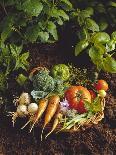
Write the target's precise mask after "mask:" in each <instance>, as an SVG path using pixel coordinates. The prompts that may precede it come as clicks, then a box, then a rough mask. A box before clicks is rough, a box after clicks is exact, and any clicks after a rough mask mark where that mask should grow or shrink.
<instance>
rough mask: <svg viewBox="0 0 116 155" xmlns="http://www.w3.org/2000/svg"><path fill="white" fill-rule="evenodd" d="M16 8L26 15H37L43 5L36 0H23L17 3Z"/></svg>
mask: <svg viewBox="0 0 116 155" xmlns="http://www.w3.org/2000/svg"><path fill="white" fill-rule="evenodd" d="M20 4H21V3H20ZM17 9H19V10H23V11H24V12H26V13H27V14H28V15H31V16H36V17H37V16H38V15H39V14H40V13H41V11H42V9H43V5H42V3H41V2H39V1H38V0H25V1H24V2H23V3H22V4H21V5H19V3H18V5H17Z"/></svg>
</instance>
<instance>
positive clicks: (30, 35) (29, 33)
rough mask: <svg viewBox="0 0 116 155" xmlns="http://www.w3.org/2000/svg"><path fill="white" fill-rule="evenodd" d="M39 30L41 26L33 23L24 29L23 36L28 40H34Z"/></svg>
mask: <svg viewBox="0 0 116 155" xmlns="http://www.w3.org/2000/svg"><path fill="white" fill-rule="evenodd" d="M40 31H41V28H40V27H39V25H38V24H36V25H34V26H29V27H28V28H27V29H26V32H25V38H26V39H27V40H28V41H30V42H32V43H33V42H36V40H37V39H38V36H39V32H40Z"/></svg>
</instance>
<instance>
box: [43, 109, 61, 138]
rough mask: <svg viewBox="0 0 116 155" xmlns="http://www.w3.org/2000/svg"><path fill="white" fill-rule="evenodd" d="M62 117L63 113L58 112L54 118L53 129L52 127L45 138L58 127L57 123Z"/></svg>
mask: <svg viewBox="0 0 116 155" xmlns="http://www.w3.org/2000/svg"><path fill="white" fill-rule="evenodd" d="M61 118H62V113H60V112H59V113H57V114H56V117H55V120H54V122H53V126H52V129H51V131H50V132H49V133H48V134H47V135H46V136H45V138H47V137H48V136H49V135H50V134H51V133H52V132H53V131H54V130H55V129H56V127H57V125H58V124H59V121H60V119H61Z"/></svg>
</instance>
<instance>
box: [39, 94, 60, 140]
mask: <svg viewBox="0 0 116 155" xmlns="http://www.w3.org/2000/svg"><path fill="white" fill-rule="evenodd" d="M59 102H60V97H59V96H58V95H54V96H51V97H50V99H49V102H48V106H47V109H46V114H45V118H44V125H43V129H42V133H41V140H42V134H43V130H44V128H45V127H46V125H47V124H48V123H49V122H50V121H51V119H52V117H53V116H54V114H55V112H56V111H57V108H58V106H59Z"/></svg>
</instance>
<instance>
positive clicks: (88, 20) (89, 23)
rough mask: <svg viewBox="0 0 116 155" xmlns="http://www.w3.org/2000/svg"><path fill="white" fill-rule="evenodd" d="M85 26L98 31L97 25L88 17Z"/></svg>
mask: <svg viewBox="0 0 116 155" xmlns="http://www.w3.org/2000/svg"><path fill="white" fill-rule="evenodd" d="M86 27H87V29H89V30H91V31H92V32H98V31H99V25H98V24H97V23H96V22H95V21H94V20H93V19H90V18H87V19H86Z"/></svg>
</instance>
